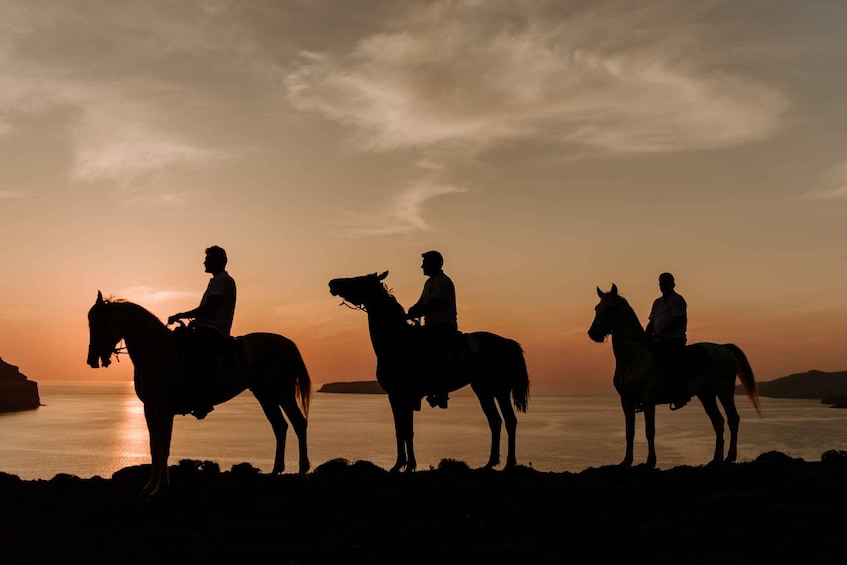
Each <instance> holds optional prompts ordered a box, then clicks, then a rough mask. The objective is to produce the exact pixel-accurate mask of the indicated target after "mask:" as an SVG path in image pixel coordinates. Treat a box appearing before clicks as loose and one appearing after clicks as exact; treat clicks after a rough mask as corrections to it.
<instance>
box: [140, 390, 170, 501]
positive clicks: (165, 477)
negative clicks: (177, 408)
mask: <svg viewBox="0 0 847 565" xmlns="http://www.w3.org/2000/svg"><path fill="white" fill-rule="evenodd" d="M144 417H145V419H146V420H147V429H148V431H149V432H150V458H151V469H152V471H151V473H150V480H149V481H148V482H147V484H146V485H145V486H144V488H143V489H141V494H142V495H146V496H147V498H148V499H150V498H153V497H155V496H156V495H158V494H161V493H162V492H164V491H165V490H167V489H168V488H169V487H170V476H169V473H168V458H169V457H170V452H171V437H172V436H173V425H174V417H173V414H170V413H169V412H167V411H165V410H163V409H162V408H161V407H153V406H150V405H148V404H145V405H144Z"/></svg>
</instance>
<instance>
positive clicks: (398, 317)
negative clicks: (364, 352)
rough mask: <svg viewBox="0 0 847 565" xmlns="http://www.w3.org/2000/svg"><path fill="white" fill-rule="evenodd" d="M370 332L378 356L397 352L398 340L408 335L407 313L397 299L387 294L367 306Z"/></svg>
mask: <svg viewBox="0 0 847 565" xmlns="http://www.w3.org/2000/svg"><path fill="white" fill-rule="evenodd" d="M366 309H367V312H368V330H369V331H370V334H371V343H372V344H373V347H374V351H375V352H376V354H377V356H379V355H380V354H381V353H383V352H386V351H393V350H396V343H397V340H398V339H400V338H402V336H405V335H406V332H407V330H408V324H406V311H405V310H404V309H403V307H402V306H401V305H400V303H399V302H397V299H396V298H394V297H393V296H391V295H390V294H388V293H386V294H385V295H383V296H380V297H378V298H376V299H374V300H372V301H370V303H368V304H367V305H366Z"/></svg>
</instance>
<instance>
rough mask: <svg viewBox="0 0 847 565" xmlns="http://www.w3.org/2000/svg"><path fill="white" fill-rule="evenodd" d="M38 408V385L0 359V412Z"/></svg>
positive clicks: (39, 401)
mask: <svg viewBox="0 0 847 565" xmlns="http://www.w3.org/2000/svg"><path fill="white" fill-rule="evenodd" d="M39 406H41V399H40V398H39V396H38V383H36V382H35V381H31V380H29V379H28V378H27V377H26V375H24V374H23V373H21V372H20V371H19V370H18V368H17V367H16V366H15V365H10V364H9V363H6V362H5V361H3V359H2V358H0V412H18V411H20V410H33V409H35V408H38V407H39Z"/></svg>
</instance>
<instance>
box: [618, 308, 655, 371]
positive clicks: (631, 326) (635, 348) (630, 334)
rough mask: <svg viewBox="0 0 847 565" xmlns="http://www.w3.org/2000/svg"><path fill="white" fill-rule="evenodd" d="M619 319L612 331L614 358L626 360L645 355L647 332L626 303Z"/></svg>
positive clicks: (647, 349)
mask: <svg viewBox="0 0 847 565" xmlns="http://www.w3.org/2000/svg"><path fill="white" fill-rule="evenodd" d="M619 320H620V321H619V324H618V327H617V328H615V331H614V332H612V350H613V351H614V353H615V358H617V359H621V360H623V361H625V362H626V361H628V360H630V359H633V358H635V357H641V356H643V355H645V353H646V352H648V351H649V343H648V341H647V333H646V332H645V331H644V328H643V327H642V326H641V322H640V321H638V316H636V314H635V311H634V310H633V309H632V307H631V306H630V305H629V304H628V303H624V308H623V311H622V312H621V315H620V318H619Z"/></svg>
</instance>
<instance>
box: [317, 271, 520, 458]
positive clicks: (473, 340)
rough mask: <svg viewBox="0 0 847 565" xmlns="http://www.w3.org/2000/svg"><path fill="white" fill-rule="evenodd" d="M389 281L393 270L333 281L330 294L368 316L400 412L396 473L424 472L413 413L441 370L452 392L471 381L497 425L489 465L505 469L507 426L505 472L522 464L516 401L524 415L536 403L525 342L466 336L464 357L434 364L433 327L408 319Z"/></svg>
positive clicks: (382, 374)
mask: <svg viewBox="0 0 847 565" xmlns="http://www.w3.org/2000/svg"><path fill="white" fill-rule="evenodd" d="M386 276H388V271H386V272H384V273H382V274H381V275H377V274H376V273H374V274H372V275H364V276H361V277H352V278H347V279H333V280H331V281H330V282H329V291H330V293H332V294H333V295H334V296H340V297H341V298H343V299H344V300H345V301H347V302H349V303H351V304H354V305H356V306H358V307H359V308H361V309H362V310H365V311H366V312H367V314H368V326H369V329H370V334H371V342H372V344H373V348H374V352H375V353H376V357H377V369H376V378H377V381H379V384H380V385H382V388H383V389H385V391H386V392H387V393H388V401H389V402H390V404H391V411H392V413H393V415H394V432H395V435H396V438H397V461H396V462H395V464H394V466H393V467H392V468H391V471H392V472H397V471H399V470H400V469H405V470H406V471H414V470H415V468H416V467H417V461H416V460H415V450H414V444H413V441H412V438H413V436H414V423H413V419H414V418H413V412H414V411H415V410H420V406H421V398H423V396H425V395H426V394H427V392H431V391H429V390H428V388H429V387H430V386H431V380H432V373H433V371H435V370H438V371H443V373H445V377H446V378H445V379H444V380H445V381H447V383H448V385H449V386H448V388H449V390H451V391H452V390H457V389H459V388H462V387H464V386H466V385H468V384H470V385H471V388H472V389H473V391H474V393H476V396H477V398H478V399H479V404H480V406H481V407H482V411H483V412H484V413H485V417H486V418H487V419H488V426H489V428H491V453H490V455H489V457H488V463H486V465H485V468H486V469H491V468H493V467H495V466H496V465H499V464H500V427H501V424H502V423H503V421H505V423H506V433H507V434H508V445H509V453H508V456H507V457H506V465H505V467H504V468H506V469H508V468H511V467H514V466H515V465H517V459H516V456H515V433H516V431H517V424H518V420H517V417H516V416H515V411H514V410H513V409H512V404H511V403H512V402H514V405H515V408H517V409H518V411H520V412H526V408H527V402H528V400H529V376H528V375H527V370H526V362H525V360H524V355H523V350H522V349H521V346H520V344H518V343H517V342H516V341H513V340H511V339H507V338H504V337H500V336H499V335H495V334H492V333H488V332H473V333H467V334H461V338H460V339H461V341H462V342H463V347H462V349H463V350H464V353H462V354H460V355H458V356H456V357H453V358H449V357H447V358H445V359H443V360H441V361H440V362H439V363H436V364H432V363H430V362H428V359H431V358H432V357H433V355H435V356H438V354H439V353H438V352H432V351H429V350H428V349H427V348H426V345H425V343H426V342H425V340H424V338H423V336H422V332H423V331H424V330H425V328H420V327H417V326H414V325H411V324H409V322H408V321H407V320H406V312H405V310H404V309H403V307H402V306H401V305H400V304H399V303H398V302H397V299H396V298H394V296H392V295H391V294H390V293H389V292H388V289H387V288H386V287H385V285H384V284H383V283H382V281H383V280H384V279H385V277H386ZM510 396H511V398H510ZM497 405H499V406H500V412H499V413H498V411H497ZM500 413H502V418H501V417H500Z"/></svg>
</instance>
